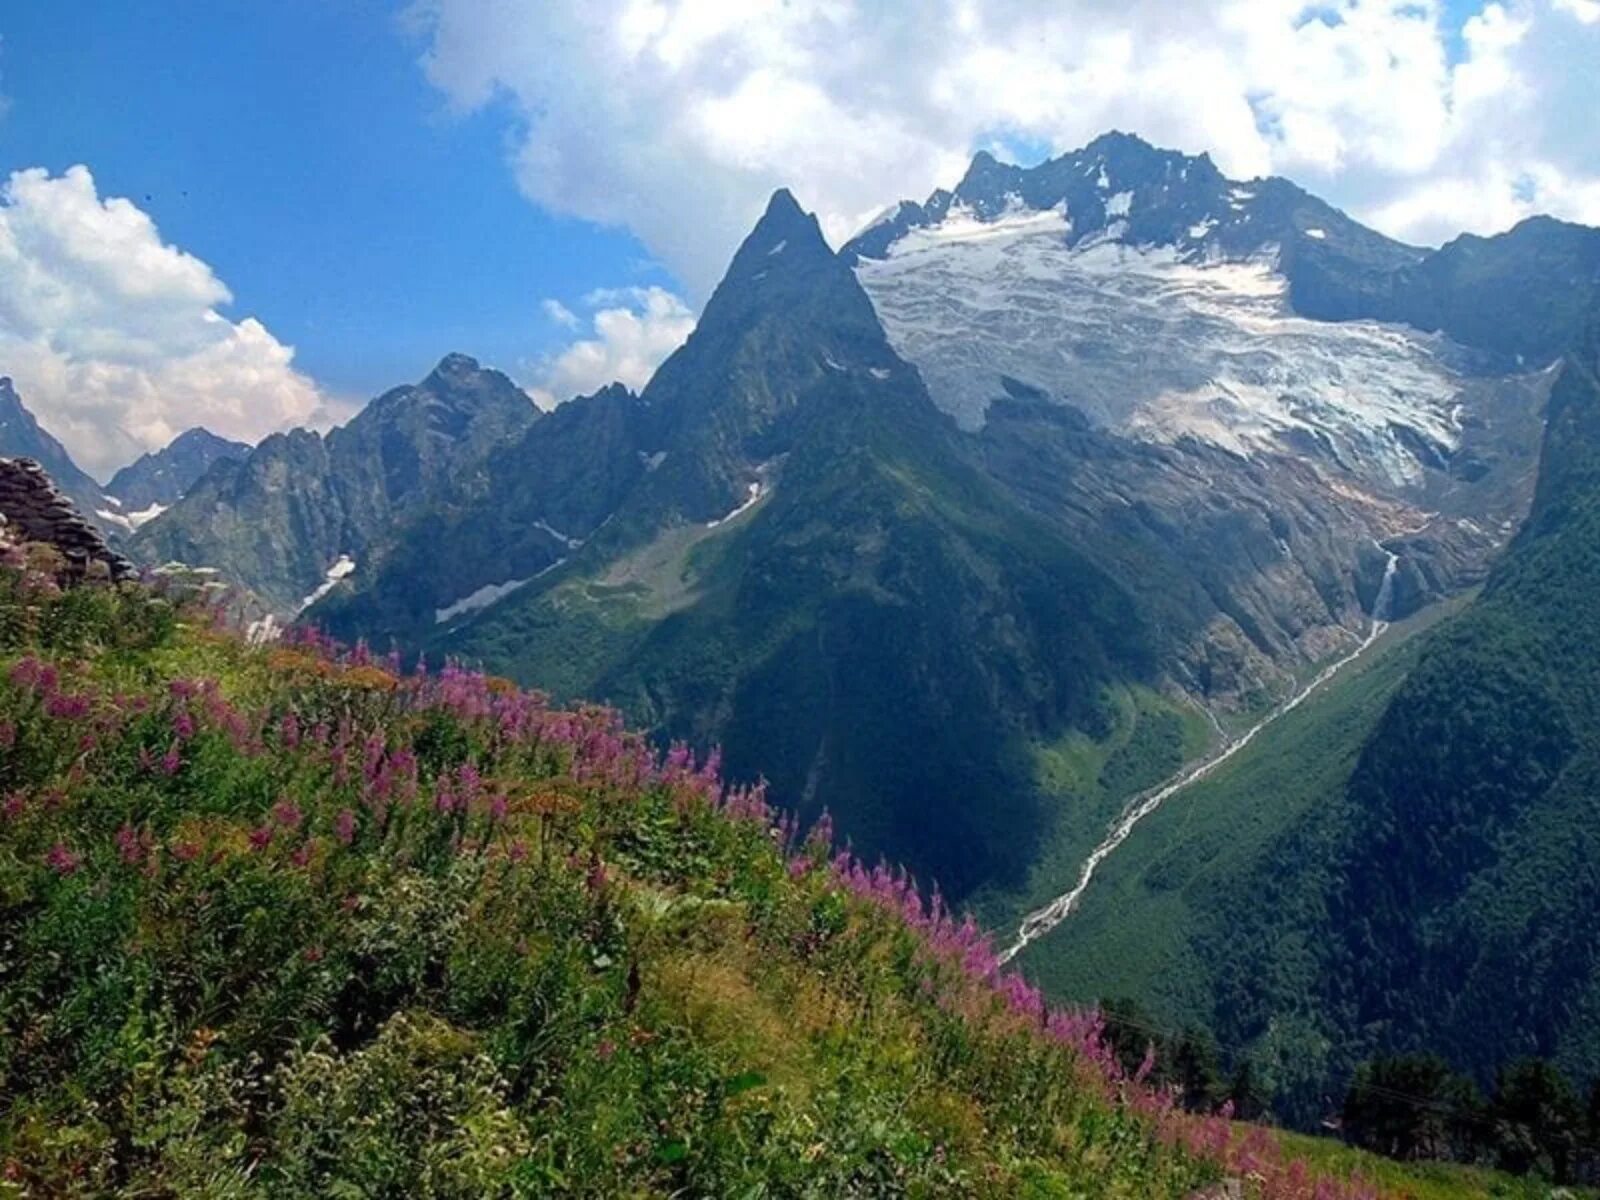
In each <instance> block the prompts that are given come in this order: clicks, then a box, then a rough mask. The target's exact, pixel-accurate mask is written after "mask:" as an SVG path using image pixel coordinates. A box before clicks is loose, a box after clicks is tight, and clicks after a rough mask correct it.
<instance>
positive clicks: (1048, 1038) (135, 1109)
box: [0, 547, 1472, 1200]
mask: <svg viewBox="0 0 1600 1200" xmlns="http://www.w3.org/2000/svg"><path fill="white" fill-rule="evenodd" d="M25 557H26V556H24V555H22V554H18V553H14V552H12V551H11V550H10V549H9V548H6V547H0V739H3V743H4V746H5V751H6V752H5V754H4V755H3V756H0V797H3V798H4V799H3V808H0V946H4V947H5V950H6V952H5V954H4V955H0V1194H5V1195H8V1196H10V1195H17V1196H31V1195H51V1196H57V1195H61V1196H92V1195H113V1194H114V1195H130V1196H132V1195H205V1196H229V1197H241V1198H243V1197H253V1196H280V1195H330V1196H346V1195H348V1196H375V1197H376V1196H382V1197H399V1196H408V1197H410V1196H418V1197H447V1196H448V1197H463V1198H464V1197H487V1196H496V1197H511V1196H549V1195H565V1196H594V1197H612V1196H622V1195H627V1196H641V1197H642V1196H657V1195H660V1196H682V1195H715V1196H731V1195H740V1196H746V1195H748V1196H755V1195H759V1196H773V1197H813V1196H815V1197H822V1196H829V1197H832V1196H861V1197H867V1196H888V1195H910V1196H925V1197H933V1196H952V1197H970V1196H995V1197H1001V1196H1008V1197H1009V1196H1025V1197H1041V1198H1043V1197H1071V1196H1088V1195H1093V1196H1097V1197H1126V1198H1128V1200H1134V1198H1138V1200H1146V1198H1161V1197H1171V1198H1172V1200H1179V1198H1183V1197H1190V1196H1194V1195H1197V1194H1208V1193H1206V1189H1208V1188H1212V1187H1214V1186H1216V1185H1217V1184H1218V1183H1219V1181H1220V1180H1221V1178H1222V1177H1224V1176H1232V1177H1234V1178H1236V1179H1241V1180H1243V1182H1244V1187H1245V1190H1244V1192H1243V1193H1238V1192H1235V1193H1232V1194H1243V1195H1246V1196H1248V1197H1250V1198H1251V1200H1304V1198H1305V1197H1307V1196H1309V1195H1312V1194H1313V1192H1312V1190H1311V1189H1313V1188H1315V1189H1316V1190H1315V1193H1314V1194H1315V1195H1316V1196H1317V1197H1319V1198H1326V1200H1373V1198H1374V1197H1376V1196H1377V1195H1378V1193H1376V1192H1374V1191H1372V1190H1370V1189H1368V1188H1366V1187H1363V1186H1360V1185H1345V1184H1342V1183H1338V1182H1335V1181H1333V1180H1331V1179H1330V1180H1328V1181H1319V1180H1318V1179H1317V1178H1316V1177H1315V1176H1314V1175H1310V1174H1308V1173H1307V1172H1306V1171H1305V1169H1304V1168H1303V1167H1302V1166H1300V1165H1298V1164H1294V1163H1291V1162H1289V1161H1288V1160H1287V1158H1286V1157H1285V1156H1284V1155H1283V1154H1282V1153H1281V1152H1280V1151H1279V1150H1278V1149H1277V1147H1276V1145H1275V1143H1274V1142H1273V1140H1272V1139H1271V1137H1270V1136H1269V1135H1268V1134H1267V1133H1266V1131H1264V1130H1261V1129H1249V1128H1235V1127H1233V1126H1232V1125H1231V1124H1230V1123H1229V1122H1228V1121H1226V1120H1224V1119H1221V1118H1215V1119H1195V1118H1190V1117H1186V1116H1184V1115H1182V1114H1180V1113H1177V1112H1174V1111H1172V1110H1171V1109H1170V1107H1168V1106H1167V1105H1165V1104H1163V1103H1162V1102H1161V1101H1160V1100H1159V1099H1158V1098H1156V1097H1155V1096H1154V1095H1152V1094H1151V1093H1149V1092H1147V1091H1145V1090H1144V1088H1143V1087H1142V1086H1141V1084H1140V1082H1139V1079H1138V1078H1137V1077H1136V1078H1132V1079H1130V1078H1127V1077H1125V1076H1124V1075H1122V1074H1121V1072H1120V1071H1119V1069H1118V1067H1117V1065H1116V1058H1115V1056H1114V1055H1112V1054H1111V1053H1110V1052H1109V1051H1108V1049H1107V1048H1106V1047H1105V1046H1104V1045H1103V1044H1102V1041H1101V1038H1100V1025H1099V1022H1098V1020H1097V1018H1095V1017H1094V1016H1093V1014H1081V1013H1077V1014H1075V1013H1070V1012H1064V1011H1053V1010H1048V1009H1046V1007H1045V1006H1044V1004H1043V1003H1042V1001H1041V999H1040V997H1039V994H1038V993H1037V992H1036V991H1034V990H1032V989H1030V988H1028V987H1027V986H1026V985H1024V984H1022V983H1021V981H1020V980H1019V979H1017V978H1016V977H1014V976H1003V975H1001V974H1000V973H999V972H998V971H997V969H996V967H995V963H994V958H993V955H992V953H990V952H989V950H988V948H987V945H986V943H985V940H984V939H983V937H982V936H981V935H980V934H978V933H977V931H976V930H975V928H973V927H972V926H970V925H965V924H962V923H959V922H958V921H957V920H956V919H954V918H953V917H952V915H951V914H950V913H949V911H948V910H944V909H941V908H940V907H938V906H937V904H935V905H933V906H931V907H930V906H929V905H927V904H925V903H924V902H923V901H922V900H921V899H920V898H918V897H917V896H916V894H915V891H914V890H913V889H911V888H910V887H909V886H908V883H907V881H906V880H905V879H904V877H902V876H899V875H896V874H894V873H891V872H889V871H887V870H880V871H868V870H865V869H863V868H862V867H861V865H860V864H859V863H856V862H853V861H851V860H850V859H849V857H848V856H840V857H837V858H834V857H830V848H829V846H828V844H827V841H826V837H825V835H822V834H818V835H816V836H813V837H811V838H808V839H805V840H801V839H799V838H797V837H796V836H795V828H794V826H793V825H792V824H790V823H788V822H785V821H782V820H780V819H779V815H778V814H777V813H775V812H774V811H773V810H771V809H769V808H768V807H767V805H766V803H765V801H764V799H763V798H762V796H761V795H760V793H759V791H758V790H756V791H752V790H738V789H731V788H728V787H725V786H724V785H723V784H722V783H721V781H720V780H719V779H718V777H717V774H716V772H715V769H714V767H711V766H708V765H697V764H696V763H695V762H694V761H693V760H692V758H691V757H690V756H689V755H688V754H687V752H684V751H681V750H675V751H673V752H672V753H670V754H667V755H665V756H662V755H659V754H657V753H655V752H653V751H652V750H651V749H650V748H649V746H648V745H647V743H645V741H644V740H643V739H641V738H639V737H637V736H635V735H631V734H629V733H627V732H625V731H624V730H623V729H622V727H621V726H620V724H619V722H618V721H617V719H616V717H615V715H614V714H612V713H610V712H607V711H605V710H601V709H595V708H586V709H582V710H577V711H565V710H561V709H557V708H551V707H549V706H548V705H547V704H546V703H545V702H544V700H543V699H542V698H541V697H537V696H533V695H529V694H526V693H521V692H518V691H516V690H515V689H514V688H513V687H511V686H509V685H508V684H506V682H505V681H503V680H495V679H491V678H488V677H485V676H483V675H480V674H475V673H470V672H466V671H462V670H458V669H448V670H446V671H444V672H442V673H439V674H436V675H431V676H410V677H401V676H398V675H397V674H395V673H394V672H393V671H392V669H391V667H390V666H389V665H388V664H383V665H380V664H378V663H375V662H373V661H372V660H371V659H370V658H369V657H368V656H367V655H366V654H365V653H364V652H362V651H355V652H349V653H345V652H341V651H339V650H337V649H336V648H333V647H329V646H327V645H326V644H323V643H320V642H318V641H317V640H316V639H314V638H313V639H311V640H310V641H302V642H300V643H297V644H292V645H291V644H284V645H280V646H277V647H274V648H272V649H270V650H268V649H259V648H257V649H251V648H248V647H246V646H245V645H244V643H242V642H241V641H239V640H238V639H237V638H235V637H233V636H232V635H230V634H228V633H227V632H225V631H222V630H219V629H218V628H217V627H216V623H215V620H214V616H215V614H213V613H211V612H209V611H207V610H205V609H203V608H201V607H199V606H191V605H183V604H178V605H175V604H174V603H173V602H172V601H171V600H170V599H168V598H163V597H161V596H157V595H153V594H150V593H148V592H145V591H143V590H141V589H139V588H138V587H136V586H132V585H129V586H126V587H122V588H118V589H112V588H110V587H86V588H80V589H76V590H70V591H67V592H61V591H60V590H59V589H58V588H57V587H56V586H55V585H54V583H53V582H52V581H50V580H49V579H47V578H45V577H42V576H40V575H38V574H37V573H35V572H34V571H32V570H30V569H27V568H26V567H24V566H21V565H20V564H22V563H23V561H24V559H25ZM1336 1169H1337V1168H1336ZM1385 1194H1389V1193H1385ZM1393 1194H1396V1195H1398V1194H1400V1193H1399V1192H1398V1191H1397V1192H1395V1193H1393ZM1462 1194H1464V1195H1466V1194H1472V1193H1468V1192H1463V1193H1462Z"/></svg>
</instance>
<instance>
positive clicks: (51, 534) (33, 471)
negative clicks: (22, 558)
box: [0, 458, 134, 579]
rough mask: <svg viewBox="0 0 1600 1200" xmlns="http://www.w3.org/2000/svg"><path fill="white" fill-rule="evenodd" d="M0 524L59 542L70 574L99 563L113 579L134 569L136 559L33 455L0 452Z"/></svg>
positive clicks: (32, 538) (26, 537) (28, 538)
mask: <svg viewBox="0 0 1600 1200" xmlns="http://www.w3.org/2000/svg"><path fill="white" fill-rule="evenodd" d="M0 526H3V527H4V528H5V529H6V530H7V531H8V532H9V533H10V534H12V535H14V536H15V537H17V538H18V539H19V540H21V541H25V542H43V543H45V544H47V545H51V546H54V547H55V548H56V550H57V551H59V552H60V554H61V556H62V558H63V559H64V560H65V562H66V574H67V575H68V576H69V577H73V578H82V577H83V576H85V575H88V574H89V573H90V572H91V571H92V570H94V569H95V566H94V564H97V563H98V564H100V567H101V568H102V569H104V570H106V571H108V572H109V573H110V575H111V577H112V578H113V579H125V578H127V577H128V576H131V575H132V574H133V573H134V567H133V564H132V563H131V562H129V561H128V560H127V559H126V558H124V557H123V556H122V555H120V554H118V553H117V552H116V551H115V550H113V549H112V548H111V546H110V544H109V543H107V541H106V539H105V538H104V536H102V535H101V533H100V531H99V530H98V529H96V528H95V527H94V526H93V525H91V524H90V523H89V522H88V521H87V520H85V519H84V517H83V515H82V514H81V513H80V512H79V511H78V509H77V507H76V506H75V505H74V504H73V503H72V501H71V500H69V499H67V497H66V495H65V494H64V493H62V491H61V489H60V488H58V487H56V485H55V483H54V482H53V481H52V480H51V478H50V475H49V473H48V472H47V471H45V469H44V468H43V467H42V466H40V465H39V464H38V463H37V462H35V461H34V460H33V459H31V458H0Z"/></svg>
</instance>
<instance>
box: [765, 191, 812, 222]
mask: <svg viewBox="0 0 1600 1200" xmlns="http://www.w3.org/2000/svg"><path fill="white" fill-rule="evenodd" d="M805 215H806V210H805V209H803V208H801V207H800V201H798V200H796V199H795V198H794V193H793V192H791V191H790V190H789V189H788V188H786V187H781V188H779V189H778V190H777V191H775V192H773V193H772V196H771V198H770V199H768V201H767V211H766V213H765V214H763V216H762V218H761V219H762V220H763V221H765V220H768V219H769V218H772V217H804V216H805Z"/></svg>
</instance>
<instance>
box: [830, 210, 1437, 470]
mask: <svg viewBox="0 0 1600 1200" xmlns="http://www.w3.org/2000/svg"><path fill="white" fill-rule="evenodd" d="M1248 198H1249V192H1248V189H1235V191H1234V193H1233V199H1234V200H1235V201H1236V202H1240V203H1242V202H1244V201H1246V200H1248ZM1116 199H1117V200H1119V201H1121V203H1119V204H1118V205H1117V208H1118V210H1119V214H1121V213H1125V212H1126V211H1127V206H1128V202H1127V201H1125V200H1122V197H1121V196H1120V195H1119V196H1118V197H1116ZM1213 223H1214V222H1213ZM1210 224H1212V223H1205V222H1202V223H1199V224H1196V225H1195V226H1193V227H1192V228H1190V229H1189V231H1188V232H1189V242H1188V243H1183V242H1179V243H1178V244H1174V245H1136V244H1130V243H1128V242H1126V241H1125V240H1123V237H1124V230H1125V226H1124V223H1123V222H1121V221H1117V222H1113V223H1111V224H1110V225H1109V226H1108V227H1106V228H1105V229H1104V230H1102V231H1099V232H1097V233H1096V234H1094V235H1092V236H1090V237H1086V238H1083V239H1081V240H1080V241H1079V242H1078V243H1077V245H1072V244H1070V239H1069V237H1068V234H1069V233H1070V232H1071V229H1072V225H1071V219H1070V216H1069V214H1068V213H1067V211H1066V209H1065V207H1064V206H1063V205H1058V206H1056V207H1055V208H1053V209H1048V210H1043V211H1040V210H1034V209H1028V208H1025V207H1022V206H1020V205H1018V204H1016V203H1012V204H1010V205H1008V206H1007V207H1006V209H1005V210H1004V211H1003V212H1001V213H999V214H997V215H995V216H993V217H990V218H987V219H985V218H983V217H981V216H980V215H978V214H977V213H975V212H974V211H972V210H971V209H970V208H967V207H964V206H963V205H961V204H960V203H957V204H956V205H954V206H952V207H951V209H950V210H949V212H948V213H947V214H946V215H945V216H944V218H943V219H942V220H940V221H939V222H938V223H936V224H933V225H927V226H922V227H915V228H912V229H909V230H907V231H906V232H905V233H903V234H902V235H901V236H900V237H899V238H898V239H897V240H895V241H894V242H892V243H890V245H889V247H888V251H887V254H886V255H885V256H884V257H883V258H880V259H872V258H862V259H860V260H859V261H858V262H857V264H856V273H857V278H858V279H859V280H860V282H861V284H862V286H863V287H864V288H865V289H866V292H867V294H868V296H869V297H870V298H871V300H872V303H873V306H874V308H875V309H876V310H877V313H878V316H879V319H880V320H881V321H882V323H883V325H884V328H885V329H886V331H887V332H888V335H889V339H890V341H891V343H892V344H893V346H894V348H895V350H896V352H897V353H899V354H900V356H901V357H902V358H905V359H906V360H907V361H909V362H910V363H912V364H913V365H915V366H916V367H917V368H918V370H919V371H920V372H921V374H922V377H923V380H924V382H925V383H926V385H927V387H928V390H929V392H930V394H931V395H932V397H933V399H934V402H935V403H936V404H938V405H939V406H940V407H941V408H942V409H944V410H945V411H946V412H948V413H950V414H951V415H952V416H954V417H955V418H956V420H957V421H958V422H959V423H960V424H962V425H963V426H964V427H966V428H968V429H976V428H980V427H981V426H982V425H983V422H984V414H985V411H986V409H987V408H988V406H989V404H990V403H991V402H993V401H994V400H996V399H998V398H1000V397H1002V396H1003V395H1005V392H1006V388H1005V386H1004V383H1003V379H1002V377H1009V379H1011V380H1015V381H1017V382H1020V383H1021V384H1023V385H1026V386H1027V387H1030V388H1034V389H1038V390H1040V391H1042V392H1044V393H1046V394H1048V395H1049V396H1050V397H1052V398H1053V399H1055V400H1057V401H1060V402H1062V403H1066V404H1071V405H1073V406H1074V407H1076V408H1078V409H1080V410H1081V411H1082V412H1084V413H1085V415H1087V416H1088V417H1089V418H1090V419H1091V420H1093V421H1095V422H1096V423H1098V424H1100V425H1103V426H1105V427H1108V428H1110V429H1112V430H1114V431H1116V432H1119V433H1122V434H1125V435H1128V436H1133V437H1138V438H1142V439H1147V440H1151V441H1162V442H1175V441H1178V440H1180V439H1183V438H1197V439H1201V440H1204V441H1206V442H1210V443H1212V444H1214V445H1217V446H1220V447H1223V448H1225V449H1226V450H1228V451H1230V452H1232V453H1234V454H1237V455H1240V456H1244V457H1250V456H1253V455H1255V454H1257V453H1261V452H1288V453H1294V454H1297V455H1301V456H1304V455H1306V454H1308V453H1309V454H1313V455H1316V456H1318V457H1320V458H1322V459H1325V460H1332V463H1333V464H1335V465H1337V466H1339V467H1341V468H1343V469H1346V470H1349V471H1351V472H1353V473H1355V474H1357V475H1358V476H1360V477H1362V478H1364V479H1366V480H1368V481H1370V482H1372V483H1374V484H1380V485H1383V484H1387V485H1389V486H1395V487H1406V486H1408V485H1415V484H1417V483H1419V482H1420V481H1421V479H1422V477H1423V462H1422V461H1421V458H1419V452H1418V451H1419V447H1431V448H1433V449H1435V450H1437V451H1439V452H1441V453H1443V454H1445V455H1448V453H1449V452H1450V451H1452V450H1454V449H1455V448H1456V447H1457V446H1458V445H1459V443H1460V437H1461V426H1460V412H1461V404H1460V399H1459V398H1460V396H1461V393H1462V390H1463V386H1464V383H1463V380H1462V378H1461V377H1460V376H1459V375H1458V373H1457V372H1456V371H1455V370H1453V369H1452V366H1451V365H1450V364H1451V362H1452V357H1453V348H1452V347H1451V346H1450V345H1449V343H1448V342H1447V341H1446V340H1445V339H1443V338H1440V337H1438V336H1436V335H1428V334H1423V333H1419V332H1417V331H1414V330H1411V329H1408V328H1405V327H1401V326H1396V325H1386V324H1382V323H1379V322H1375V321H1348V322H1326V321H1318V320H1312V319H1308V318H1304V317H1300V316H1297V315H1296V314H1295V313H1293V312H1292V311H1291V310H1290V308H1289V304H1288V299H1287V281H1286V280H1285V278H1284V276H1283V274H1282V273H1281V272H1280V270H1279V268H1278V253H1277V250H1276V248H1275V247H1271V246H1267V247H1263V248H1262V249H1260V250H1259V251H1258V252H1257V253H1255V254H1253V255H1251V256H1250V257H1249V258H1247V259H1231V260H1230V259H1225V258H1222V257H1219V256H1218V255H1217V254H1216V253H1215V252H1214V250H1213V248H1212V247H1210V246H1209V245H1207V244H1206V243H1205V238H1206V235H1207V234H1208V233H1209V232H1210ZM1317 232H1319V233H1320V232H1321V231H1320V230H1318V231H1317ZM1426 453H1427V451H1426V449H1424V450H1423V451H1422V454H1423V456H1426Z"/></svg>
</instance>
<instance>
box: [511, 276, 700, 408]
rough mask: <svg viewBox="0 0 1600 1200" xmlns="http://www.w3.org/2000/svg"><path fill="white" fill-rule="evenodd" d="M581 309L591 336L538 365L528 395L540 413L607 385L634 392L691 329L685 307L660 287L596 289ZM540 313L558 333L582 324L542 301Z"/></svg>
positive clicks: (552, 302)
mask: <svg viewBox="0 0 1600 1200" xmlns="http://www.w3.org/2000/svg"><path fill="white" fill-rule="evenodd" d="M583 307H584V308H585V309H586V310H588V313H589V320H588V325H589V328H590V330H591V331H592V332H593V334H594V336H593V337H587V338H581V339H579V340H578V341H575V342H573V343H571V344H570V345H568V346H567V347H566V348H565V349H564V350H562V351H560V352H559V353H557V354H554V355H551V356H550V357H549V358H547V359H545V360H544V361H543V362H542V363H540V364H539V365H538V367H537V369H536V371H535V375H536V379H537V382H536V383H535V384H534V386H533V387H532V388H530V389H529V390H530V392H531V393H532V395H533V398H534V400H536V401H537V402H538V404H539V406H540V407H541V408H546V409H549V408H554V407H555V406H556V405H557V404H560V403H562V402H563V401H566V400H570V399H572V398H573V397H574V396H580V395H584V394H586V393H589V392H593V391H595V390H596V389H598V388H602V387H604V386H605V385H606V384H608V383H624V384H626V385H627V386H628V387H630V388H633V389H634V390H635V391H638V390H639V389H640V388H642V387H644V385H645V384H646V383H648V382H649V381H650V376H651V375H653V374H654V373H655V369H656V367H657V366H659V365H660V364H661V360H662V359H664V358H666V357H667V355H669V354H671V353H672V352H673V351H674V350H676V349H677V348H678V347H679V346H681V345H683V341H684V339H685V338H687V337H688V336H689V333H690V331H691V330H693V329H694V313H693V312H691V311H690V309H689V306H688V305H687V304H685V303H684V302H683V301H682V300H681V299H679V298H678V297H677V296H675V295H673V294H672V293H671V292H669V291H667V290H666V289H665V288H660V287H647V288H599V289H597V290H595V291H592V292H590V293H589V294H588V295H586V296H585V297H584V298H583ZM545 312H546V314H548V315H549V316H550V318H551V320H553V321H555V322H556V323H557V324H559V325H561V326H562V327H563V328H572V329H575V328H580V327H581V326H582V324H583V322H582V321H581V320H580V318H579V317H578V316H577V314H575V313H574V312H573V311H572V310H571V309H569V308H568V307H567V306H566V305H564V304H562V303H561V302H560V301H558V300H546V301H545Z"/></svg>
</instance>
